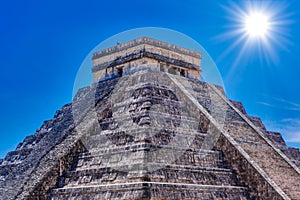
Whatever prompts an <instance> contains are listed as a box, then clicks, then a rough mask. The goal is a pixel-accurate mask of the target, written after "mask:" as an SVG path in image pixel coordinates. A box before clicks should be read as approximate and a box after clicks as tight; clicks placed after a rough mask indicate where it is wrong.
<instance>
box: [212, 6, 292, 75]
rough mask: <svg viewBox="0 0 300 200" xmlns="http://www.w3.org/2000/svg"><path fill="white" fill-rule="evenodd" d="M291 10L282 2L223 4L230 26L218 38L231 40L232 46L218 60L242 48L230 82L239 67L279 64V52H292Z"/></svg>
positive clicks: (236, 58) (237, 56)
mask: <svg viewBox="0 0 300 200" xmlns="http://www.w3.org/2000/svg"><path fill="white" fill-rule="evenodd" d="M287 7H288V5H287V4H286V3H284V2H278V1H276V2H275V3H274V2H270V1H244V2H243V4H242V5H238V4H237V3H235V2H231V3H230V4H229V5H227V6H226V5H222V8H223V9H224V11H225V12H226V13H227V15H226V16H225V18H227V19H228V21H229V23H228V24H227V26H226V27H225V28H226V31H224V33H223V34H221V35H219V36H218V37H216V39H217V40H219V41H222V42H224V41H225V42H229V41H231V44H230V45H229V46H228V48H227V49H225V50H224V51H223V52H222V54H221V55H220V56H219V57H218V60H222V59H224V58H226V57H227V55H229V54H230V53H231V52H234V50H236V48H239V47H240V50H239V51H238V53H237V55H236V56H235V58H234V59H235V60H234V61H233V62H232V66H231V69H230V70H229V71H231V72H229V73H228V76H227V77H228V78H229V79H230V76H231V75H230V74H232V72H233V71H235V70H236V67H237V66H239V67H243V66H245V64H243V65H241V62H242V63H247V62H249V61H250V60H251V59H257V60H259V61H260V63H261V66H272V64H276V63H279V62H278V61H279V59H280V58H279V56H278V50H288V46H289V45H290V44H291V42H289V40H288V37H289V35H288V27H287V25H289V24H291V23H292V21H291V20H290V18H291V14H290V13H286V12H285V10H286V8H287Z"/></svg>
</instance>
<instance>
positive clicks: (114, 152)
mask: <svg viewBox="0 0 300 200" xmlns="http://www.w3.org/2000/svg"><path fill="white" fill-rule="evenodd" d="M147 41H148V42H147V44H149V40H147ZM138 42H139V43H138V45H140V44H141V43H142V44H143V42H144V41H143V40H139V41H138ZM130 44H131V45H132V43H130ZM124 46H125V47H126V45H124ZM124 46H122V48H124ZM143 48H144V47H143ZM168 50H170V48H168ZM171 50H172V49H171ZM149 51H151V52H150V53H152V54H149V52H148V53H147V54H146V53H145V52H147V49H146V50H143V52H141V51H138V53H137V55H140V57H139V56H136V55H134V53H131V54H129V53H128V52H126V56H127V57H130V56H132V57H134V59H131V58H130V59H131V60H130V59H129V58H126V59H125V57H124V59H123V60H124V62H129V61H128V60H130V62H131V63H130V66H131V67H132V68H131V69H130V70H128V69H127V70H126V64H124V63H122V62H120V58H118V59H119V60H118V62H115V63H117V64H118V65H120V66H122V67H123V68H122V73H121V74H119V77H118V76H113V74H109V76H108V77H106V75H104V73H103V71H101V70H103V69H102V68H99V70H100V72H99V73H98V74H96V76H95V77H96V79H97V80H96V82H95V83H94V84H93V85H92V86H90V87H87V88H83V89H81V90H79V92H78V93H77V95H76V97H75V98H74V101H73V103H72V104H69V105H66V106H64V107H63V109H62V110H61V111H58V112H57V113H56V115H55V117H54V119H52V120H49V121H46V122H45V123H44V124H43V126H42V127H41V128H40V129H39V130H38V131H37V133H36V134H34V135H33V136H29V137H27V138H26V139H25V140H24V142H23V143H21V144H20V145H19V146H18V147H17V149H16V151H14V152H11V153H9V154H8V155H7V156H6V158H5V159H4V160H3V161H2V163H1V166H0V167H1V168H0V172H1V181H0V186H1V187H0V195H1V197H2V198H3V199H300V173H299V168H298V167H297V166H296V165H295V164H294V163H293V162H292V161H291V160H290V159H289V158H288V157H287V156H286V155H285V154H283V153H282V152H281V151H280V150H279V149H278V148H277V147H276V146H277V145H276V144H275V143H274V142H272V141H271V140H269V139H268V137H267V135H268V134H271V133H270V132H267V131H266V130H265V129H264V127H263V125H262V124H261V123H260V122H259V120H257V119H256V118H253V117H249V116H247V115H246V113H245V111H244V109H243V107H242V105H241V104H239V103H237V102H233V101H229V100H228V99H227V98H226V96H225V94H224V92H223V90H222V88H219V87H216V86H214V85H211V84H208V83H204V82H201V81H199V80H196V79H194V78H195V76H194V75H193V73H194V72H195V70H196V71H197V70H198V71H200V70H199V68H198V69H197V68H194V69H192V70H194V71H189V70H190V69H191V68H188V69H187V68H186V69H187V71H185V72H183V73H180V75H182V76H178V75H173V74H170V73H167V72H164V71H166V70H165V69H162V68H161V67H160V66H161V63H156V60H162V59H164V61H167V59H166V57H168V56H169V57H172V55H171V54H168V56H165V57H163V58H162V57H159V56H158V55H157V54H154V53H153V51H154V50H153V49H151V50H149ZM170 55H171V56H170ZM176 56H177V55H176ZM144 57H145V58H146V59H144V60H142V61H141V60H139V59H141V58H144ZM149 57H151V59H149ZM177 57H178V56H177ZM154 58H155V59H154ZM107 59H108V58H106V60H107ZM172 59H174V58H172ZM177 59H178V58H177ZM153 60H154V61H155V62H154V61H153ZM140 61H141V62H140ZM184 61H185V62H186V60H184ZM168 62H169V61H168ZM170 63H173V64H174V63H175V64H176V63H177V65H180V66H181V67H182V66H183V65H186V64H184V62H183V60H180V62H179V61H178V60H177V61H176V60H175V61H174V60H173V61H170ZM178 63H179V64H178ZM117 64H114V66H117ZM124 66H125V67H124ZM105 70H106V69H105ZM167 71H169V70H167ZM111 72H112V73H114V72H116V73H119V72H120V69H118V67H116V69H112V70H111ZM169 72H172V71H169ZM180 72H182V71H180ZM189 72H190V74H192V76H190V77H189V76H188V75H187V74H189ZM105 73H106V74H108V73H107V71H106V72H105ZM117 75H118V74H117ZM98 79H99V80H98ZM254 124H255V125H254ZM273 136H274V134H273ZM281 146H284V145H281ZM282 149H283V147H282Z"/></svg>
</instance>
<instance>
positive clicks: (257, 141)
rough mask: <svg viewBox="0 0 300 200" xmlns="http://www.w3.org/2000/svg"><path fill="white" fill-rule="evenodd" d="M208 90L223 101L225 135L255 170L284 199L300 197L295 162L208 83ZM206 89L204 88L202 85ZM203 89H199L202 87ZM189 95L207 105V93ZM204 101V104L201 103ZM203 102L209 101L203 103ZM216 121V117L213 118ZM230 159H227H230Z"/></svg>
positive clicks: (298, 171) (299, 178)
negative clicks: (244, 154) (227, 135)
mask: <svg viewBox="0 0 300 200" xmlns="http://www.w3.org/2000/svg"><path fill="white" fill-rule="evenodd" d="M210 87H211V89H210V93H211V94H213V96H218V97H217V100H218V101H216V102H217V104H220V105H221V103H222V102H224V103H225V104H224V106H225V108H224V109H225V110H226V121H225V123H224V124H225V126H224V130H225V132H226V134H229V136H230V137H231V138H232V139H233V140H234V141H235V142H237V144H238V145H239V147H240V148H241V149H242V150H243V151H244V152H245V153H246V154H247V158H249V159H250V160H251V162H252V163H255V164H254V165H255V166H257V167H256V168H257V170H258V172H257V173H260V174H263V176H264V177H265V180H267V181H268V183H269V184H270V185H272V187H273V188H275V189H276V191H277V192H278V193H279V194H280V195H282V196H283V197H285V198H291V199H299V197H300V170H299V168H298V167H296V166H295V165H294V163H292V162H291V161H290V160H289V159H288V158H287V157H286V156H285V155H284V154H283V153H282V152H281V151H280V150H279V149H277V148H276V147H275V146H274V145H273V144H272V142H271V141H270V140H269V139H268V138H267V137H266V136H265V135H264V134H263V133H262V132H261V130H260V129H259V128H258V127H256V126H255V125H254V124H253V123H252V122H251V121H250V120H249V119H248V117H247V116H246V115H245V114H243V113H242V112H240V111H239V110H238V109H237V108H235V107H234V105H233V104H232V103H231V102H230V101H229V100H228V99H227V98H226V97H225V95H224V94H222V93H221V92H220V91H218V90H217V89H215V88H214V86H210ZM203 88H205V87H203ZM203 88H202V89H203ZM191 95H192V96H194V97H196V98H197V100H198V101H199V103H200V104H201V105H202V106H203V107H204V108H205V109H207V110H209V108H210V106H211V105H210V103H211V102H210V101H209V98H208V96H205V95H202V94H201V93H200V92H198V91H196V92H195V90H194V92H193V93H192V92H191ZM203 102H204V103H203ZM205 102H208V104H206V105H205ZM215 120H216V122H217V123H219V124H223V123H220V122H219V121H218V118H215ZM229 159H230V158H229Z"/></svg>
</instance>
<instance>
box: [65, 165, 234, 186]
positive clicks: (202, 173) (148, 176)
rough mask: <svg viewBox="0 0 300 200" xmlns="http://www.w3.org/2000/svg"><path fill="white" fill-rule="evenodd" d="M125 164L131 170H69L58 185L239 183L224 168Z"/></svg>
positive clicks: (106, 168) (107, 168)
mask: <svg viewBox="0 0 300 200" xmlns="http://www.w3.org/2000/svg"><path fill="white" fill-rule="evenodd" d="M128 167H130V169H131V170H130V171H126V170H124V171H122V170H120V169H117V168H114V166H111V167H97V168H89V169H84V170H76V171H68V172H66V173H64V175H63V177H62V178H61V181H60V185H61V186H64V187H70V186H79V185H95V184H103V183H122V182H123V183H124V181H125V182H126V183H129V182H135V181H145V180H148V181H154V182H174V183H176V182H177V183H194V184H211V185H235V186H236V185H239V184H238V181H237V179H236V178H235V174H233V173H232V172H231V170H230V169H226V168H203V167H197V166H188V165H174V164H173V165H162V164H160V163H147V164H145V165H143V164H142V165H141V164H135V163H131V164H130V166H128ZM146 168H147V169H146ZM123 169H124V167H123ZM151 169H153V171H152V170H151Z"/></svg>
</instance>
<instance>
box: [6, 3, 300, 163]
mask: <svg viewBox="0 0 300 200" xmlns="http://www.w3.org/2000/svg"><path fill="white" fill-rule="evenodd" d="M249 2H250V4H251V5H256V4H259V8H260V9H261V8H263V9H265V11H266V13H269V14H270V15H271V16H272V17H271V20H273V21H274V22H277V23H274V26H273V27H274V30H273V33H272V34H271V36H270V37H271V39H270V41H269V43H268V45H269V46H267V45H266V44H264V43H261V42H257V41H248V42H247V38H243V37H242V36H241V34H239V33H237V30H238V29H239V28H240V27H239V23H240V20H241V16H240V14H239V13H241V11H247V9H248V8H249ZM259 2H262V1H257V2H255V1H234V2H230V1H223V0H222V1H221V0H219V1H217V0H210V1H199V0H186V1H174V0H172V1H169V0H164V1H157V0H152V1H137V0H128V1H121V0H120V1H119V0H118V1H117V0H111V1H99V0H86V1H57V0H52V1H32V0H28V1H20V0H16V1H2V2H1V3H0V36H1V37H0V44H1V45H0V62H1V65H0V66H1V68H0V70H1V72H0V94H1V95H0V110H1V115H0V134H1V140H0V157H4V156H5V154H6V153H7V152H8V151H11V150H13V149H15V147H16V146H17V144H18V143H19V142H21V141H22V140H23V139H24V137H25V136H27V135H31V134H33V133H34V132H35V130H36V129H37V128H39V127H40V126H41V125H42V122H43V121H44V120H47V119H51V118H52V117H53V115H54V113H55V111H56V110H58V109H60V108H61V106H63V105H64V104H66V103H69V102H71V100H72V90H73V85H74V81H75V77H76V74H77V71H78V69H79V67H80V65H81V63H82V62H83V60H84V59H85V57H86V56H87V55H88V54H89V52H90V51H91V50H92V49H93V48H94V47H96V46H97V45H98V44H99V43H100V42H102V41H104V40H105V39H107V38H108V37H111V36H113V35H115V34H117V33H120V32H123V31H126V30H129V29H133V28H140V27H163V28H168V29H173V30H176V31H179V32H181V33H184V34H186V35H188V36H189V37H191V38H193V39H194V40H196V41H197V42H198V43H200V44H201V45H202V46H203V47H204V48H205V49H206V51H207V52H208V53H209V54H210V56H211V58H212V59H213V60H214V61H215V63H216V65H217V66H218V69H219V71H220V74H221V76H222V78H223V81H224V86H225V89H226V93H227V95H228V97H229V98H230V99H234V100H237V101H241V102H243V105H244V106H245V108H246V110H247V112H248V114H250V115H254V116H259V117H261V118H262V120H263V121H264V122H265V124H266V126H267V128H268V129H269V130H274V131H280V132H282V134H283V136H284V138H285V139H286V140H287V141H288V144H289V145H291V146H296V147H300V93H299V86H300V81H299V75H300V67H299V64H300V57H299V55H300V37H299V36H300V28H299V27H300V1H299V0H294V1H268V0H266V1H263V2H265V3H264V5H261V3H259ZM234 44H236V45H235V46H234ZM245 44H247V45H245Z"/></svg>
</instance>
